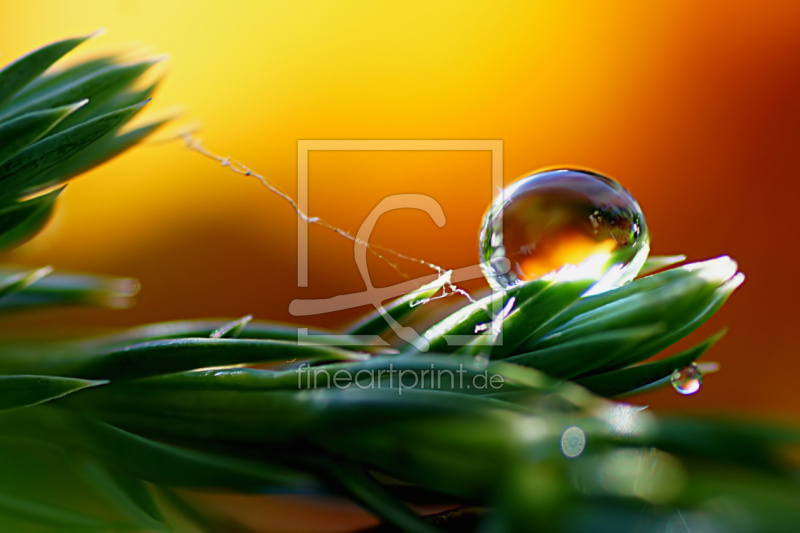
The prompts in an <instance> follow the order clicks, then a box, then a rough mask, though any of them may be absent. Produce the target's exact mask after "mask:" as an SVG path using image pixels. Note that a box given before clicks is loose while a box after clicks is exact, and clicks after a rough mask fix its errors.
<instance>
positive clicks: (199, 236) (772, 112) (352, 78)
mask: <svg viewBox="0 0 800 533" xmlns="http://www.w3.org/2000/svg"><path fill="white" fill-rule="evenodd" d="M529 4H530V5H529ZM798 21H800V3H797V2H784V3H782V2H769V1H762V2H758V3H753V2H738V1H726V2H693V1H673V2H561V1H555V0H553V1H549V2H536V3H535V4H534V3H523V2H512V3H501V2H491V3H490V2H484V3H464V2H458V3H455V2H453V3H432V2H402V3H401V2H398V3H375V2H321V1H320V2H256V1H252V2H246V1H228V2H218V1H199V0H195V1H192V2H167V1H164V0H159V1H134V0H126V1H123V0H118V1H107V0H97V1H75V2H54V1H44V0H39V1H28V2H25V3H22V2H10V3H7V5H4V6H3V16H2V18H0V52H2V57H0V60H1V61H2V62H8V61H10V60H12V59H13V58H15V57H17V56H19V55H21V54H23V53H25V52H27V51H29V50H30V49H33V48H35V47H37V46H40V45H42V44H44V43H46V42H49V41H53V40H56V39H61V38H64V37H71V36H76V35H81V34H85V33H89V32H92V31H94V30H96V29H98V28H101V27H104V28H106V29H107V30H108V32H107V33H106V34H105V35H104V36H103V37H100V38H98V39H96V40H94V41H93V42H92V43H88V44H86V45H84V46H83V47H82V49H83V50H82V52H83V53H90V54H91V53H92V52H96V51H98V50H103V49H104V48H107V47H109V46H111V47H117V46H118V45H120V44H125V43H141V44H147V45H149V46H150V47H152V49H153V51H154V52H157V53H167V54H169V56H170V59H169V61H168V62H167V70H168V77H167V80H166V83H165V84H164V86H163V88H162V90H161V92H160V93H159V98H158V101H156V102H154V103H153V104H152V105H151V107H152V112H157V111H158V110H159V109H166V108H168V107H169V106H171V105H173V104H180V105H181V106H183V108H184V109H185V112H184V115H183V117H184V118H183V119H182V120H184V121H185V122H186V123H188V122H193V121H199V122H200V123H201V124H202V128H201V130H200V135H201V137H202V138H203V139H204V140H205V142H206V145H207V146H208V147H209V148H210V149H212V150H214V151H216V152H219V153H222V154H223V155H232V156H234V157H235V158H237V159H239V160H242V161H244V162H246V163H247V164H249V165H250V166H252V167H253V168H254V169H256V170H258V171H259V172H261V173H262V174H264V175H266V176H268V177H269V178H270V179H271V180H272V181H273V182H274V183H276V184H278V185H279V186H281V187H282V188H283V189H285V190H286V191H288V192H289V193H290V194H292V195H294V194H295V193H296V144H297V140H298V139H501V140H503V142H504V148H505V164H504V172H505V176H506V180H507V183H508V182H510V181H513V180H514V179H515V178H516V177H518V176H520V175H522V174H523V173H525V172H527V171H530V170H534V169H537V168H540V167H543V166H554V165H558V166H569V165H573V166H580V167H589V168H594V169H597V170H598V171H600V172H602V173H604V174H607V175H609V176H612V177H614V178H616V179H617V180H619V181H620V182H622V183H623V184H624V185H625V186H626V187H627V188H628V189H629V190H630V191H631V192H632V193H633V194H634V195H635V196H636V197H637V199H638V200H639V202H640V204H641V205H642V207H643V209H644V211H645V214H646V216H647V221H648V223H649V226H650V229H651V232H652V242H653V251H654V253H657V254H674V253H684V254H687V255H688V256H689V258H690V259H692V260H698V259H704V258H709V257H714V256H717V255H720V254H729V255H731V256H733V257H734V258H735V259H737V260H738V261H739V263H740V266H741V268H742V269H743V270H744V272H745V273H746V274H747V276H748V278H747V281H746V283H745V285H744V286H743V287H742V288H741V289H740V290H739V291H738V292H737V293H736V294H735V295H734V297H733V298H732V300H731V301H730V302H729V303H728V305H727V306H726V307H725V308H724V309H723V311H722V312H721V313H720V314H719V315H718V316H717V317H716V318H715V319H714V320H713V321H712V324H710V325H709V326H706V327H704V328H703V331H704V332H705V333H706V334H709V333H711V332H713V331H715V330H716V329H718V328H720V327H722V326H724V325H728V326H729V327H730V331H729V333H728V335H727V337H726V338H725V339H723V340H722V341H721V342H720V343H719V344H718V345H717V346H716V347H715V348H714V350H713V351H712V352H711V354H710V356H709V358H710V359H712V360H718V361H721V362H722V364H723V372H722V373H721V374H718V375H714V376H711V377H709V378H708V379H707V383H706V384H705V386H704V387H703V389H702V390H701V391H700V393H698V394H697V395H695V396H693V397H688V398H686V397H680V396H679V395H677V394H676V393H674V392H673V391H671V390H665V391H662V392H659V393H657V394H652V395H649V396H647V397H646V398H643V399H641V401H643V402H646V403H649V404H651V405H653V406H656V407H661V408H665V407H669V408H676V409H683V410H696V409H700V408H702V409H712V408H728V409H736V410H737V411H738V412H743V411H749V412H756V411H760V412H768V413H770V414H782V415H784V416H787V415H788V416H796V415H797V414H800V397H798V395H797V394H796V390H797V385H796V377H795V376H796V375H797V374H798V372H800V360H799V359H798V356H800V353H798V344H797V341H796V338H797V332H796V330H797V327H798V326H797V324H798V318H800V316H799V315H800V312H799V311H798V305H797V302H798V300H800V283H798V282H797V280H796V279H794V278H795V276H796V273H797V268H796V264H797V261H798V260H800V254H799V253H798V250H797V241H798V239H797V234H798V227H799V224H798V222H797V221H798V204H797V201H798V198H800V186H798V179H797V176H796V175H795V174H796V172H797V169H798V168H799V167H800V83H798V82H800V30H798V28H799V26H798ZM76 55H78V56H79V55H80V53H77V54H76ZM489 172H490V158H489V154H488V153H482V152H472V153H466V152H447V153H432V152H431V153H424V152H416V153H363V152H352V153H333V152H319V153H313V154H312V155H311V158H310V170H309V175H310V181H309V185H310V212H311V213H310V214H311V215H313V216H320V217H322V218H323V219H325V220H326V221H328V222H330V223H332V224H335V225H337V226H339V227H343V228H345V229H348V230H351V231H353V232H355V231H356V230H357V229H358V226H359V224H360V222H361V220H362V219H363V217H364V216H365V215H366V214H367V213H368V212H369V210H370V209H372V207H373V206H374V205H375V204H376V203H377V202H378V201H379V200H380V199H381V198H383V197H384V196H386V195H389V194H394V193H400V192H415V193H423V194H429V195H431V196H434V197H435V198H436V199H437V200H438V201H439V202H440V203H441V205H442V207H443V208H444V211H445V214H446V215H447V217H448V223H447V225H446V226H445V227H444V228H441V229H438V228H436V226H435V225H434V224H433V223H432V222H431V221H430V220H429V219H428V218H427V216H426V215H424V214H423V213H421V212H405V213H401V212H396V213H392V214H389V215H386V216H385V217H384V218H383V219H382V220H381V222H380V223H379V224H378V227H377V229H376V231H375V234H374V237H373V242H377V243H379V244H383V245H390V246H391V247H393V248H394V249H397V250H399V251H402V252H403V253H405V254H409V255H413V256H415V257H420V258H424V259H426V260H428V261H431V262H434V263H437V264H439V265H442V266H445V267H461V266H466V265H469V264H472V263H474V262H475V261H476V260H477V231H478V227H479V224H480V219H481V216H482V214H483V211H484V210H485V208H486V207H487V205H488V203H489V202H490V200H491V196H492V191H491V186H490V182H489ZM62 198H63V201H62V203H61V209H60V211H59V213H58V215H57V217H56V219H55V221H54V223H53V224H52V225H51V226H50V227H49V229H48V230H47V231H46V232H45V233H44V234H43V235H42V236H40V237H39V238H37V239H36V240H35V241H34V242H33V243H31V244H29V245H26V246H25V247H24V248H22V249H20V250H18V251H16V252H14V254H12V255H11V256H10V257H8V258H6V259H8V260H13V261H15V262H18V263H21V264H27V265H41V264H53V265H55V266H56V267H58V268H62V269H71V270H89V271H96V272H104V273H110V274H116V275H125V276H133V277H136V278H139V279H140V280H141V281H142V283H143V287H144V288H143V292H142V294H141V296H140V298H139V302H138V304H137V305H136V306H135V307H134V308H132V309H129V310H124V311H105V310H79V311H76V310H70V311H57V312H49V313H47V314H42V315H38V316H37V317H30V318H26V319H24V320H22V319H13V320H9V319H4V322H3V323H4V324H6V325H8V326H13V327H15V328H16V327H21V326H26V327H28V326H33V325H35V324H47V325H48V326H50V327H53V328H67V327H72V326H74V325H75V324H83V325H87V326H126V325H133V324H139V323H142V322H147V321H155V320H166V319H174V318H185V317H206V316H214V317H218V316H241V315H245V314H249V313H252V314H254V315H255V316H256V317H257V318H260V319H269V320H288V319H291V316H290V315H289V314H288V305H289V302H290V301H291V300H292V299H294V298H308V297H325V296H332V295H334V294H338V293H342V292H344V291H348V292H350V291H358V290H362V289H363V283H362V282H361V280H360V278H359V275H358V273H357V271H356V269H355V265H354V262H353V254H352V245H351V244H350V243H348V242H347V241H346V240H344V239H341V238H338V237H336V236H334V235H332V234H330V232H326V231H324V230H322V229H320V228H313V227H312V229H311V270H310V276H309V280H310V286H309V287H308V288H307V289H300V288H297V287H296V286H295V282H296V243H295V239H296V219H295V217H294V215H293V212H292V211H291V209H290V208H289V207H288V205H286V204H285V203H284V202H283V201H281V200H280V199H279V198H277V197H276V196H274V195H271V194H270V193H269V192H268V191H267V190H266V189H264V188H263V187H262V186H260V185H259V184H258V183H257V182H255V181H253V180H250V179H247V178H244V177H239V176H236V175H234V174H232V173H230V172H227V171H225V169H223V168H221V167H219V165H216V164H215V163H213V162H211V161H208V160H206V159H203V158H202V157H200V156H199V155H197V154H194V153H192V152H189V151H188V150H186V149H185V148H184V147H183V145H182V144H181V143H180V142H174V143H165V144H164V143H162V144H156V143H151V144H150V145H147V146H143V147H141V148H139V149H137V150H135V151H134V152H131V153H129V154H127V155H125V156H123V157H121V158H120V159H118V160H116V161H114V162H113V163H111V164H108V165H106V166H104V167H102V168H100V169H98V170H96V171H94V172H92V173H91V174H88V175H86V176H84V177H83V178H81V179H80V180H78V181H77V182H75V183H74V184H72V185H70V187H69V188H68V190H67V192H66V193H65V194H64V195H63V197H62ZM371 266H372V267H373V271H374V275H373V280H374V281H375V283H376V285H386V284H392V283H397V282H400V281H402V278H398V276H397V275H396V274H395V273H394V272H393V271H392V270H391V269H389V268H387V267H386V266H385V265H381V264H378V263H376V262H373V263H372V265H371ZM402 266H403V268H404V269H405V270H406V271H407V272H409V273H410V274H412V275H417V274H425V273H427V271H426V270H424V269H420V268H419V267H418V266H414V265H407V264H403V265H402ZM367 310H368V309H367V308H364V309H362V310H360V312H366V311H367ZM354 316H355V314H354V313H352V312H350V313H341V314H337V315H331V316H323V317H313V319H310V320H309V322H311V323H314V324H321V325H329V326H336V325H339V324H341V323H343V322H344V321H345V320H348V319H351V318H353V317H354ZM15 331H19V330H17V329H15ZM695 338H699V337H695Z"/></svg>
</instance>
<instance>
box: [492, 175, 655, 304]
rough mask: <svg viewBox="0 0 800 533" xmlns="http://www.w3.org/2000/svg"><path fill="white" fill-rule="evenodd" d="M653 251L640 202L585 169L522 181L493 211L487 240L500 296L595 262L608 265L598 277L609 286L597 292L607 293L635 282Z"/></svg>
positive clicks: (610, 181)
mask: <svg viewBox="0 0 800 533" xmlns="http://www.w3.org/2000/svg"><path fill="white" fill-rule="evenodd" d="M649 251H650V246H649V235H648V231H647V225H646V223H645V220H644V214H643V213H642V210H641V208H640V207H639V204H637V203H636V200H635V199H634V198H633V196H631V194H630V193H629V192H628V191H627V190H625V188H623V187H622V186H621V185H620V184H619V183H617V182H616V181H614V180H612V179H610V178H607V177H605V176H601V175H600V174H596V173H593V172H586V171H582V170H568V169H562V170H548V171H544V172H538V173H535V174H531V175H529V176H526V177H525V178H522V179H521V180H519V181H517V182H516V183H514V184H513V185H511V186H510V187H508V188H507V189H505V190H504V191H503V194H501V195H500V196H499V197H498V198H497V199H496V200H495V202H494V203H493V204H492V206H491V207H490V208H489V211H488V212H487V213H486V215H485V216H484V219H483V226H482V228H481V234H480V254H481V262H482V267H483V272H484V275H485V276H486V279H487V280H488V281H489V284H490V285H491V286H492V288H493V289H494V290H504V289H507V288H509V287H513V286H514V285H517V284H519V283H523V282H525V281H530V280H533V279H537V278H540V277H543V276H545V275H548V274H552V273H555V272H559V271H561V270H563V269H564V268H565V267H578V266H579V265H581V266H583V265H587V264H589V263H592V264H593V265H594V266H595V267H596V266H597V265H598V264H600V265H601V268H600V269H599V271H598V272H597V273H596V274H593V275H592V277H595V278H596V279H598V284H597V285H596V287H598V288H599V287H602V288H599V289H597V290H595V289H593V291H592V292H594V293H597V292H602V291H603V290H608V289H612V288H614V287H617V286H620V285H623V284H625V283H627V282H629V281H631V280H632V279H633V278H634V277H636V274H638V272H639V270H640V269H641V267H642V265H643V264H644V261H645V259H646V258H647V254H648V253H649ZM597 258H602V259H603V260H602V261H601V262H600V263H598V262H597V261H596V260H595V259H597ZM589 259H592V261H591V262H590V261H588V260H589ZM508 262H510V263H511V268H510V269H509V268H507V264H508ZM500 265H504V266H506V268H501V267H500Z"/></svg>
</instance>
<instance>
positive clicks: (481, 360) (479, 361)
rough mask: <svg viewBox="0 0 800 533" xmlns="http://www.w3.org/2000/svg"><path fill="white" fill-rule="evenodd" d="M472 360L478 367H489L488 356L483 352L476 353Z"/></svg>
mask: <svg viewBox="0 0 800 533" xmlns="http://www.w3.org/2000/svg"><path fill="white" fill-rule="evenodd" d="M474 361H475V366H477V367H478V368H480V369H484V368H488V367H489V358H488V357H487V356H485V355H483V354H478V355H476V356H475V359H474Z"/></svg>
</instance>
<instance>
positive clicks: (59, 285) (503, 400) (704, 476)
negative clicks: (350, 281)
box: [0, 39, 800, 533]
mask: <svg viewBox="0 0 800 533" xmlns="http://www.w3.org/2000/svg"><path fill="white" fill-rule="evenodd" d="M83 40H85V39H73V40H67V41H63V42H60V43H55V44H53V45H50V46H48V47H44V48H42V49H40V50H38V51H36V52H34V53H32V54H30V55H29V56H26V57H25V58H23V59H21V60H19V61H17V62H16V63H13V64H12V65H10V66H9V67H7V68H6V69H4V70H3V71H2V72H0V252H3V251H7V250H10V249H11V248H13V247H15V246H18V245H20V244H22V243H24V242H25V241H27V240H28V239H30V238H31V237H33V236H34V235H35V234H36V233H37V232H38V231H40V230H41V229H42V227H43V226H44V225H45V224H46V223H47V221H48V220H49V218H50V215H51V214H52V211H53V208H54V205H55V203H56V201H57V199H58V197H59V195H60V194H61V193H62V191H63V190H64V185H63V184H64V183H65V182H66V181H67V180H69V179H70V178H73V177H75V176H76V175H78V174H80V173H82V172H85V171H87V170H89V169H91V168H93V167H95V166H97V165H99V164H101V163H103V162H105V161H107V160H108V159H110V158H113V157H114V156H116V155H118V154H119V153H121V152H123V151H124V150H126V149H128V148H130V147H131V146H133V145H135V144H136V143H138V142H139V141H141V140H142V139H143V138H145V137H146V136H147V135H149V134H150V133H151V132H152V131H154V130H155V129H156V128H158V127H159V126H160V125H161V124H163V122H155V123H151V124H148V125H144V126H141V127H139V128H136V129H132V130H129V131H127V132H122V131H121V129H122V128H123V127H124V126H125V125H126V124H127V123H128V121H129V120H130V119H131V118H132V117H133V116H134V115H135V114H136V113H137V112H138V111H139V110H140V109H141V108H142V106H143V105H144V104H145V103H146V101H147V99H149V98H150V97H151V94H152V92H153V90H154V89H155V84H153V85H151V86H149V87H146V88H144V89H140V88H136V86H135V85H136V84H135V82H136V80H137V79H138V78H139V77H140V76H141V75H142V74H143V73H144V72H145V71H147V70H148V69H149V67H150V66H151V65H152V63H153V62H149V61H145V62H141V63H134V64H129V65H121V64H118V62H117V60H116V59H115V58H113V57H101V58H99V59H95V60H92V61H88V62H84V63H79V64H76V65H74V66H72V67H70V68H67V69H64V70H49V71H48V70H47V69H48V68H50V67H51V66H52V65H53V63H54V62H55V61H57V60H58V59H59V58H60V57H61V56H63V55H64V54H66V53H67V52H69V51H70V50H71V49H72V48H74V47H75V46H77V45H78V44H80V43H81V42H82V41H83ZM87 98H88V100H89V101H88V103H87V102H86V101H85V99H87ZM56 186H60V188H57V189H54V190H49V189H51V188H53V187H56ZM682 260H683V258H682V257H669V258H658V257H656V258H650V259H649V260H648V263H647V264H646V266H645V269H644V271H643V274H644V273H645V272H646V273H648V274H651V273H652V272H658V271H659V270H663V271H661V272H659V273H656V274H652V275H647V276H645V277H641V278H639V279H637V280H635V281H633V282H631V283H629V284H627V285H625V286H623V287H620V288H617V289H614V290H611V291H608V292H605V293H602V294H599V295H594V296H584V294H585V292H586V291H587V289H589V288H590V287H591V285H592V283H593V281H592V280H582V279H572V280H563V279H562V280H558V279H556V280H536V281H533V282H529V283H526V284H524V285H520V286H517V287H514V288H512V289H510V290H508V291H505V292H500V293H495V294H492V295H490V296H488V297H487V298H485V299H483V300H481V301H480V302H476V303H472V304H469V305H466V306H465V307H464V308H463V309H461V310H460V311H457V312H455V313H453V314H451V315H449V316H440V317H438V318H439V320H438V322H437V323H436V325H434V326H433V327H431V328H429V329H427V331H424V332H422V335H421V337H422V338H423V339H424V340H425V343H417V344H416V345H415V346H410V345H407V344H405V343H404V341H401V340H399V339H397V338H393V339H389V341H390V342H391V343H394V344H393V345H391V346H390V348H388V349H387V344H386V343H385V342H384V343H376V342H373V341H375V340H376V338H375V336H377V335H384V334H386V333H388V332H389V331H390V329H391V328H390V327H389V324H388V323H387V320H386V316H388V317H389V318H390V319H391V320H392V321H396V322H397V323H399V324H400V325H401V326H402V327H411V326H413V325H414V324H415V323H416V322H415V319H416V317H417V316H418V315H416V313H417V311H418V310H419V309H420V308H424V309H425V310H426V311H430V310H431V309H433V310H434V311H435V309H436V308H435V307H433V306H435V305H436V303H435V302H430V303H422V304H420V302H422V301H424V300H426V299H429V298H432V297H434V296H435V295H436V293H437V291H439V290H441V289H442V287H443V285H444V284H445V282H446V279H447V278H445V277H442V278H440V279H439V280H437V281H436V282H434V283H432V284H430V285H428V286H426V287H423V288H421V289H420V290H418V291H415V292H413V293H411V294H409V295H406V296H404V297H402V298H399V299H398V300H396V301H395V302H392V303H389V304H387V305H386V308H385V313H386V315H385V316H384V315H382V314H379V313H373V314H372V315H370V316H368V317H365V318H364V320H362V321H361V322H359V323H358V325H357V326H355V327H353V328H352V329H351V330H350V331H349V332H347V333H345V334H338V333H336V332H330V331H313V332H309V333H311V334H312V338H313V339H314V341H315V342H314V343H308V342H306V341H307V338H305V337H302V336H300V334H299V330H298V328H294V327H289V326H282V325H277V324H271V323H266V322H259V321H252V320H251V318H252V317H249V316H248V317H244V318H241V319H238V320H233V321H185V322H172V323H164V324H152V325H147V326H142V327H139V328H133V329H129V330H127V331H122V332H119V333H115V334H112V335H106V336H101V337H94V338H86V339H74V338H73V339H69V340H63V341H59V340H50V341H46V342H44V341H39V340H30V341H25V340H17V341H13V342H12V341H5V340H0V427H1V428H2V429H3V431H2V433H0V473H1V474H2V475H0V530H2V531H15V532H22V533H25V532H28V531H30V532H37V531H170V530H173V528H174V527H175V526H174V524H176V523H178V522H179V521H180V520H181V517H190V518H191V519H192V520H194V521H195V522H198V521H199V527H200V528H204V529H206V530H208V531H221V530H226V525H225V524H224V523H222V522H220V523H217V522H215V521H213V520H212V521H211V522H209V520H211V519H209V518H208V517H207V516H206V514H204V513H203V512H202V510H198V508H197V506H193V505H192V504H191V502H189V501H187V500H186V499H184V498H183V497H182V496H179V495H178V494H177V493H176V492H174V491H173V490H172V489H173V487H188V488H196V489H204V490H206V489H218V490H237V491H242V492H251V493H256V492H263V491H266V490H270V491H283V492H294V491H304V492H309V493H313V494H336V495H344V496H346V497H349V498H351V499H352V500H353V501H355V502H357V503H359V504H360V505H362V506H363V507H364V508H365V509H367V510H369V511H370V512H372V513H373V514H375V515H376V516H378V517H379V518H381V519H382V520H383V521H384V522H385V525H386V527H389V528H391V527H393V526H394V527H396V528H398V529H400V530H404V531H439V530H459V531H464V530H476V531H485V532H494V531H568V532H573V531H575V532H581V531H586V532H596V531H609V532H615V533H616V532H621V531H642V532H649V531H684V530H692V531H694V530H697V531H712V530H713V531H740V532H757V531H791V530H793V529H794V528H796V524H797V523H799V522H800V511H798V510H797V505H796V502H797V499H798V498H800V486H798V483H797V477H796V468H795V466H794V464H793V463H791V462H790V461H787V460H786V459H785V457H787V452H790V451H792V450H793V449H796V447H797V446H798V445H800V431H798V430H797V429H796V428H786V427H778V426H768V425H765V424H756V423H753V422H752V421H743V420H736V421H730V420H725V419H719V418H702V419H701V418H670V417H663V418H657V417H656V416H655V415H653V414H651V413H649V412H648V411H646V410H644V409H643V408H638V407H635V406H633V405H628V404H623V403H616V402H614V401H612V400H610V399H608V398H611V397H616V396H619V395H623V394H628V395H630V394H635V393H636V392H638V391H641V390H643V389H647V388H652V387H656V386H660V385H664V384H666V383H668V382H669V377H670V376H671V374H672V373H673V372H674V371H676V370H679V369H681V368H683V367H686V366H687V365H690V364H692V363H693V362H694V361H696V360H697V359H698V358H699V357H701V356H702V355H703V354H704V353H705V352H706V350H708V349H709V348H710V347H711V345H713V344H714V342H715V341H716V340H717V339H718V336H715V337H712V338H711V339H708V340H706V341H704V342H702V343H700V344H698V345H696V346H695V347H693V348H690V349H688V350H685V351H683V352H681V353H679V354H677V355H673V356H670V357H660V358H657V359H655V360H650V358H651V357H653V356H657V355H658V354H659V353H660V352H661V351H662V350H663V349H664V348H667V347H669V346H670V345H672V344H674V343H675V342H677V341H678V340H680V339H682V338H683V337H685V336H686V335H688V334H689V333H691V332H692V331H693V330H694V329H696V328H697V327H698V326H699V325H701V324H702V323H704V322H705V321H706V320H708V318H709V317H711V316H712V315H713V314H714V313H715V312H716V311H717V310H718V309H719V308H720V306H721V305H722V304H723V303H724V302H725V300H726V299H727V298H728V297H729V296H730V295H731V293H732V292H733V291H734V290H735V289H736V287H738V285H739V284H741V282H742V280H743V277H742V275H741V274H740V273H737V266H736V264H735V263H734V262H733V261H732V260H730V259H729V258H727V257H722V258H718V259H715V260H712V261H707V262H702V263H694V264H689V265H684V266H678V267H673V268H669V269H668V270H664V269H666V268H668V267H672V266H673V265H674V264H676V263H680V262H681V261H682ZM137 289H138V285H137V284H136V283H135V282H134V281H132V280H125V279H114V278H106V277H102V276H88V275H80V274H65V273H53V272H52V269H51V268H49V267H44V268H39V269H33V270H31V269H24V268H14V267H3V268H0V311H1V312H5V313H15V312H18V311H20V310H26V309H36V308H42V307H52V306H63V305H86V304H89V305H98V304H100V305H106V306H112V307H114V306H123V305H127V303H129V299H130V298H131V297H132V296H133V295H134V294H135V293H136V291H137ZM426 343H427V344H426ZM426 345H427V346H428V350H427V352H425V351H423V349H424V348H425V346H426ZM245 365H248V366H249V367H246V368H243V366H245ZM339 377H341V378H342V379H341V381H337V380H339ZM33 472H36V474H35V475H32V473H33ZM405 501H414V502H418V503H429V504H433V505H434V506H437V507H442V508H444V507H447V506H453V505H455V506H456V510H448V511H445V512H444V513H442V514H438V515H434V516H429V517H421V516H418V514H417V513H416V512H415V511H413V510H412V509H411V508H410V507H409V506H408V505H406V503H405ZM442 504H444V505H442ZM731 509H734V510H735V511H736V512H735V513H733V512H731ZM268 520H269V517H265V521H268ZM704 528H705V529H704ZM709 528H712V529H709ZM275 529H276V530H279V531H280V530H283V529H284V528H282V527H281V526H280V525H276V527H275Z"/></svg>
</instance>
